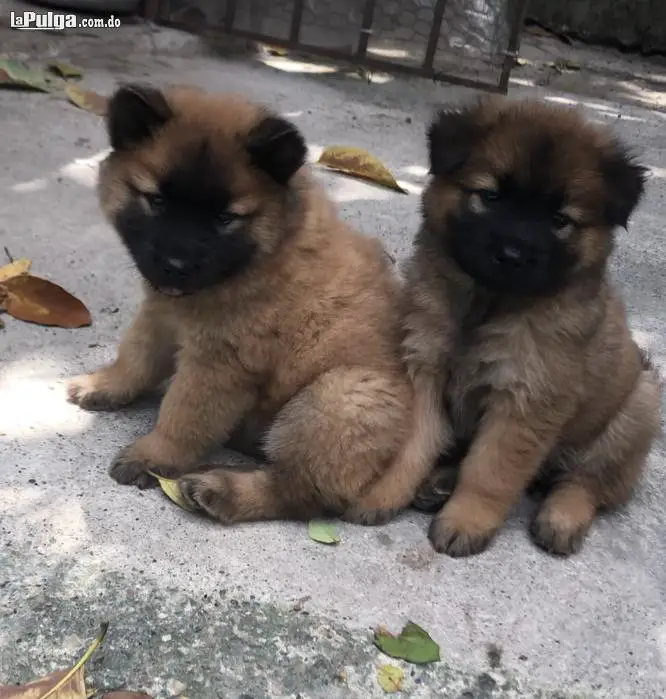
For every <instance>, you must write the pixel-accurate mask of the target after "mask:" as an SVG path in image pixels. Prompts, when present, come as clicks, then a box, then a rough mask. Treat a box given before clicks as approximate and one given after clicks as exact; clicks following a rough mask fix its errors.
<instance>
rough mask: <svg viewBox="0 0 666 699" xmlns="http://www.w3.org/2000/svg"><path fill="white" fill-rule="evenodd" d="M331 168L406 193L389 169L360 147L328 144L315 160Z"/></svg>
mask: <svg viewBox="0 0 666 699" xmlns="http://www.w3.org/2000/svg"><path fill="white" fill-rule="evenodd" d="M317 162H318V163H320V164H321V165H325V166H326V167H328V168H330V169H331V170H336V171H337V172H342V173H343V174H345V175H352V176H354V177H359V178H361V179H364V180H369V181H371V182H374V183H375V184H379V185H382V186H383V187H388V188H389V189H394V190H395V191H396V192H401V193H402V194H407V192H406V190H404V189H403V188H402V187H401V186H400V185H399V184H398V183H397V182H396V179H395V177H393V175H392V174H391V172H390V170H388V168H387V167H386V166H385V165H384V164H383V163H382V162H380V161H379V160H378V159H377V158H376V157H375V156H374V155H372V154H371V153H368V151H366V150H363V149H362V148H354V147H352V146H329V147H328V148H326V149H324V151H323V153H322V154H321V155H320V156H319V160H318V161H317Z"/></svg>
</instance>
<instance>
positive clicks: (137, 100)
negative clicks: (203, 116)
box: [106, 84, 173, 150]
mask: <svg viewBox="0 0 666 699" xmlns="http://www.w3.org/2000/svg"><path fill="white" fill-rule="evenodd" d="M172 116H173V112H172V110H171V107H170V106H169V104H168V103H167V101H166V98H165V97H164V95H163V94H162V93H161V92H160V91H159V90H157V89H155V88H154V87H149V86H147V85H138V84H128V85H122V86H121V87H119V88H118V89H117V90H116V91H115V92H114V93H113V95H112V96H111V99H110V100H109V107H108V112H107V117H106V124H107V130H108V132H109V140H110V142H111V147H112V148H113V149H114V150H126V149H128V148H135V147H136V146H139V145H141V143H143V142H144V141H147V140H148V139H149V138H151V137H152V136H153V135H154V134H155V131H157V129H159V128H160V127H162V126H164V124H166V123H167V121H169V119H171V117H172Z"/></svg>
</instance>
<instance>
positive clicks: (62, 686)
mask: <svg viewBox="0 0 666 699" xmlns="http://www.w3.org/2000/svg"><path fill="white" fill-rule="evenodd" d="M108 628H109V625H108V624H107V623H106V622H105V623H103V624H101V626H100V631H99V634H97V638H95V640H94V641H93V642H92V643H91V644H90V646H88V649H87V650H86V652H85V653H84V654H83V656H82V657H81V659H80V660H79V661H78V662H77V663H76V665H74V667H72V668H70V669H69V670H58V671H57V672H52V673H51V674H50V675H47V676H46V677H42V678H41V679H39V680H34V681H33V682H29V683H28V684H24V685H2V686H0V699H87V697H88V691H87V690H86V680H85V675H84V666H85V664H86V663H87V662H88V660H90V658H91V657H92V654H93V653H94V652H95V651H96V650H97V647H98V646H99V645H100V643H101V642H102V641H103V640H104V636H106V632H107V629H108Z"/></svg>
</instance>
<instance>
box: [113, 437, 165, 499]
mask: <svg viewBox="0 0 666 699" xmlns="http://www.w3.org/2000/svg"><path fill="white" fill-rule="evenodd" d="M157 470H158V469H157V467H156V465H155V464H151V462H150V461H148V460H146V459H145V458H142V457H141V455H140V454H139V453H137V450H136V448H135V445H134V444H130V445H129V446H127V447H125V448H124V449H121V450H120V452H119V453H118V454H117V456H116V458H115V459H114V460H113V463H112V464H111V468H110V469H109V475H110V476H111V478H113V479H114V480H115V481H116V482H117V483H120V484H121V485H135V486H137V487H138V488H140V489H141V490H145V489H146V488H153V487H155V486H156V485H157V481H156V480H155V479H154V478H153V477H152V476H151V475H150V473H148V471H154V472H157ZM160 475H162V474H160Z"/></svg>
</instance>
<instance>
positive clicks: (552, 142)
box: [377, 99, 661, 556]
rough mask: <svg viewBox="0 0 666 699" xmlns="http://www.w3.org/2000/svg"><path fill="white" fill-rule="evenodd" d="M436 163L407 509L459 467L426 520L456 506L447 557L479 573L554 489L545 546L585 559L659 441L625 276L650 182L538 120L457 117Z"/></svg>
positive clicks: (412, 351) (414, 348)
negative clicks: (617, 271)
mask: <svg viewBox="0 0 666 699" xmlns="http://www.w3.org/2000/svg"><path fill="white" fill-rule="evenodd" d="M429 149H430V165H431V175H432V177H431V180H430V183H429V185H428V187H427V189H426V191H425V192H424V196H423V223H422V227H421V228H420V230H419V232H418V235H417V237H416V240H415V248H414V253H413V256H412V258H411V259H410V260H409V263H408V266H407V270H406V277H407V284H408V295H409V300H408V303H409V309H408V311H407V325H408V329H409V333H408V337H407V340H406V354H407V358H408V361H409V363H410V370H411V372H412V374H413V376H414V377H415V378H416V380H417V383H416V385H417V390H418V392H417V395H416V404H417V406H421V419H422V423H421V428H420V431H421V435H422V439H421V445H422V447H421V452H420V454H421V461H420V463H419V464H418V465H417V466H418V467H415V468H413V469H412V470H411V472H408V473H403V474H402V478H396V479H395V481H394V485H395V486H396V491H401V492H409V490H410V488H413V487H415V484H416V483H417V482H418V480H419V478H420V477H421V476H422V475H423V474H424V470H425V469H427V468H428V466H429V465H431V464H433V463H434V462H435V461H436V459H437V456H438V453H439V454H441V455H442V456H441V458H440V467H439V468H437V469H435V470H434V471H432V472H431V474H430V476H429V478H428V479H427V480H426V482H425V484H424V485H423V487H422V489H421V490H420V492H419V493H418V495H417V497H416V500H415V505H416V506H417V507H419V508H420V509H438V508H439V507H441V505H442V502H443V501H446V504H445V505H444V507H443V508H442V509H441V510H440V511H439V512H438V514H437V515H436V516H435V518H434V519H433V522H432V524H431V527H430V540H431V542H432V543H433V545H434V547H435V548H436V549H437V550H438V551H440V552H444V553H447V554H449V555H452V556H466V555H469V554H474V553H478V552H480V551H482V550H483V549H484V548H485V547H486V546H487V545H488V544H489V542H490V541H491V540H492V538H493V536H494V535H495V533H496V532H497V531H498V529H499V528H500V527H501V526H502V524H503V522H504V520H505V518H506V516H507V513H508V511H509V510H510V508H511V507H512V506H513V505H514V504H515V503H516V501H517V500H519V498H520V496H521V494H522V493H523V492H524V491H525V490H526V489H528V488H529V487H530V486H534V485H535V484H536V485H539V486H542V487H543V488H545V490H546V496H545V500H544V501H543V503H542V504H541V506H540V509H539V511H538V514H537V516H536V518H535V520H534V522H533V524H532V527H531V534H532V537H533V539H534V541H535V542H536V543H537V544H538V545H539V546H541V547H543V548H544V549H546V550H548V551H550V552H553V553H556V554H562V555H566V554H571V553H573V552H575V551H577V550H578V549H579V548H580V547H581V545H582V542H583V540H584V537H585V535H586V533H587V531H588V529H589V527H590V525H591V523H592V522H593V519H594V517H595V514H596V513H597V512H598V511H599V510H600V509H601V508H611V507H615V506H618V505H621V504H622V503H625V502H626V501H627V500H628V499H629V497H630V496H631V494H632V492H633V490H634V487H635V486H636V484H637V482H638V480H639V477H640V476H641V473H642V471H643V468H644V465H645V462H646V457H647V455H648V452H649V450H650V448H651V443H652V441H653V439H654V437H655V435H657V433H658V431H659V423H660V418H659V410H660V390H661V389H660V383H659V380H658V375H657V373H656V371H655V370H654V369H653V368H652V367H651V365H650V363H649V361H648V359H647V357H646V356H645V355H644V353H643V352H642V351H641V350H640V349H639V347H637V345H636V344H635V342H634V341H633V339H632V336H631V333H630V331H629V329H628V327H627V320H626V317H625V310H624V307H623V304H622V301H621V299H620V297H619V295H618V291H617V290H616V288H615V287H614V286H613V284H612V283H611V281H610V279H609V276H608V273H607V260H608V257H609V255H610V253H611V251H612V249H613V231H614V229H615V228H616V227H618V226H622V227H625V226H626V225H627V222H628V220H629V217H630V216H631V214H632V212H633V211H634V208H635V207H636V205H637V203H638V202H639V200H640V198H641V195H642V193H643V189H644V178H645V171H644V169H643V168H642V167H640V166H639V165H637V164H635V163H634V162H633V161H632V159H631V158H630V157H629V156H628V154H627V152H626V150H625V148H624V147H623V146H622V145H621V144H620V143H618V142H617V140H615V139H614V138H613V136H612V135H611V134H610V133H609V132H608V131H606V130H604V129H602V128H598V127H596V126H593V125H592V124H590V123H587V122H586V121H585V120H584V119H583V117H582V116H581V114H580V113H578V112H576V111H572V110H565V109H562V108H556V107H553V106H548V105H546V104H542V103H535V102H511V101H508V100H507V101H505V100H501V99H500V100H483V101H480V102H478V103H473V104H471V105H469V106H467V107H466V108H462V109H460V110H458V111H450V112H442V113H440V114H439V116H438V118H437V119H436V121H435V122H434V123H433V124H432V125H431V127H430V130H429ZM410 476H411V483H407V480H408V479H409V477H410ZM384 486H385V488H384V491H383V495H384V496H385V497H387V498H389V499H393V498H394V495H395V493H393V494H392V493H391V488H390V486H389V487H386V486H387V484H386V483H384ZM379 496H380V493H379V492H378V493H377V497H378V498H379ZM449 496H450V497H449Z"/></svg>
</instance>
